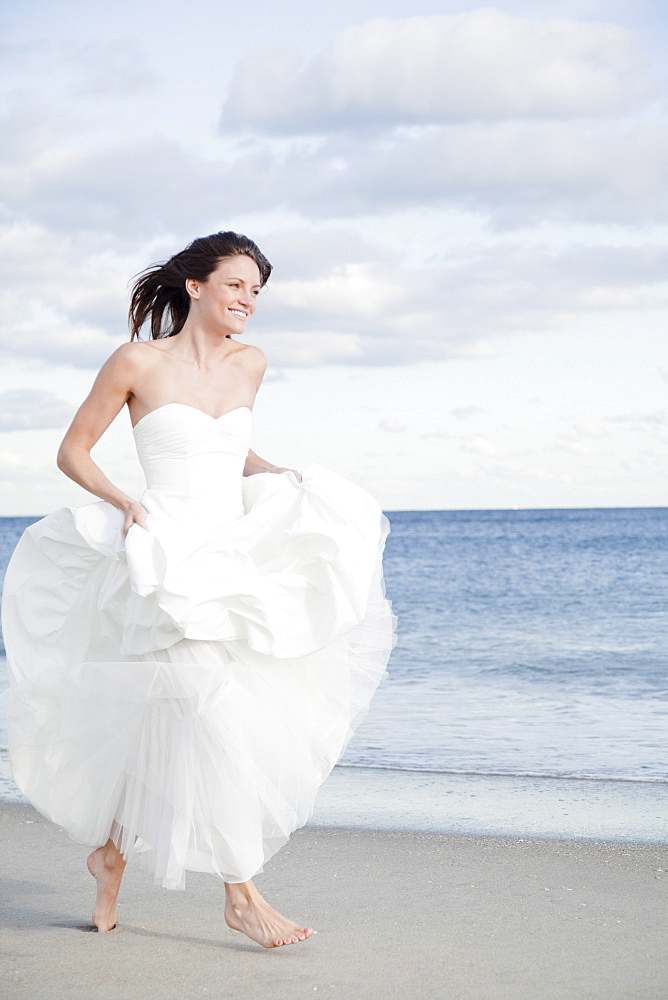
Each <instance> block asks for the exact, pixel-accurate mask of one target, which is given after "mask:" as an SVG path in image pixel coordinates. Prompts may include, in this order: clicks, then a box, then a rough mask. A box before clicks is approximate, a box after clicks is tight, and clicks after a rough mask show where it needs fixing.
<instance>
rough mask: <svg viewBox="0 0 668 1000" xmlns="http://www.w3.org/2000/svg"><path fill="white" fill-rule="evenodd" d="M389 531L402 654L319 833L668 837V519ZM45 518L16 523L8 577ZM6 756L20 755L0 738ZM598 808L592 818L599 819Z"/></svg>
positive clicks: (522, 518)
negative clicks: (530, 814)
mask: <svg viewBox="0 0 668 1000" xmlns="http://www.w3.org/2000/svg"><path fill="white" fill-rule="evenodd" d="M388 517H389V519H390V524H391V533H390V536H389V539H388V544H387V550H386V560H385V572H386V585H387V594H388V597H389V598H390V599H391V600H392V603H393V609H394V611H395V613H396V614H397V616H398V620H399V639H398V643H397V646H396V648H395V650H394V652H393V654H392V658H391V660H390V664H389V668H388V676H387V678H386V679H385V681H384V682H383V684H382V685H381V688H380V689H379V691H378V694H377V695H376V698H375V700H374V702H373V705H372V709H371V711H370V713H369V715H368V716H367V718H366V720H365V721H364V723H363V724H362V726H361V727H360V729H359V730H358V732H357V734H356V736H355V738H354V740H353V742H352V743H351V744H350V746H349V748H348V750H347V751H346V754H345V756H344V758H343V760H342V761H341V763H340V765H339V766H338V767H337V768H336V769H335V772H336V773H335V775H333V776H332V778H333V779H334V780H332V779H330V780H329V782H328V783H327V784H326V785H325V789H327V788H328V786H329V791H326V792H325V793H324V799H323V801H322V803H321V804H320V806H319V810H320V811H319V813H317V814H316V819H318V818H319V819H320V821H321V822H323V823H327V824H328V825H331V824H332V823H343V824H344V825H356V824H358V825H365V824H366V825H369V824H371V825H376V826H383V825H385V826H387V825H388V824H389V825H390V826H392V825H394V826H395V827H399V828H404V827H408V828H420V829H428V830H430V829H457V830H459V831H460V832H461V831H462V830H464V832H471V831H473V832H492V833H505V832H514V833H517V832H518V831H521V830H522V829H524V830H525V832H526V831H527V830H528V832H530V833H531V832H533V833H535V834H536V835H550V834H551V833H556V834H559V833H561V834H564V831H565V833H566V834H570V835H576V834H577V833H578V829H577V828H578V827H585V828H586V829H584V830H583V831H580V832H583V834H584V835H594V834H595V833H596V832H598V833H599V834H600V835H606V836H611V835H614V831H615V829H617V827H618V826H619V824H620V822H621V820H620V815H622V814H623V813H624V812H625V811H626V812H627V814H628V815H627V820H626V827H625V829H626V830H627V831H631V832H630V833H629V834H628V835H629V836H631V835H633V830H634V829H635V830H636V834H637V836H639V837H640V838H641V839H642V838H643V837H649V838H650V839H657V838H658V839H661V831H662V830H663V831H664V833H665V831H666V830H668V823H667V822H666V821H667V820H668V809H666V803H668V797H667V796H668V741H667V738H666V734H667V733H668V544H667V543H668V509H665V508H647V509H638V508H623V509H582V510H502V511H398V512H389V513H388ZM31 520H33V519H31V518H2V519H0V571H2V572H4V568H5V566H6V564H7V560H8V558H9V556H10V554H11V551H12V549H13V547H14V545H15V543H16V540H17V538H18V536H19V534H20V532H21V531H22V530H23V528H24V527H25V526H26V525H27V524H29V523H30V522H31ZM4 686H5V685H4V684H0V687H4ZM0 744H2V749H0V754H4V756H5V758H6V749H5V748H6V736H5V735H4V734H2V733H0ZM585 782H589V784H588V785H585V784H584V783H585ZM604 783H607V784H604ZM634 783H635V784H636V785H637V787H636V788H634V789H631V790H630V786H631V785H632V784H634ZM613 786H614V787H613ZM3 787H4V797H6V798H7V797H10V798H11V797H12V794H13V793H12V790H11V786H10V785H9V784H8V783H7V782H5V785H4V786H3ZM471 789H477V790H478V791H475V790H474V791H471ZM481 789H483V790H486V791H485V794H483V795H482V796H480V795H479V791H480V790H481ZM583 789H584V791H583ZM601 789H603V790H604V791H605V795H604V796H603V799H605V802H603V799H602V798H601V794H602V793H601V794H599V793H600V792H601ZM420 790H422V791H420ZM523 790H524V791H523ZM620 790H621V791H620ZM2 794H3V793H2V791H0V797H1V796H2ZM518 795H519V796H520V798H519V799H518ZM522 796H524V798H523V799H522ZM527 796H528V797H527ZM536 796H538V797H539V799H540V802H541V803H542V805H541V807H540V810H539V811H542V819H540V817H538V814H536V817H535V822H534V823H533V825H532V824H531V823H528V825H527V823H526V817H525V818H524V819H523V820H518V819H516V818H515V819H512V817H513V816H514V813H515V812H516V810H517V804H518V801H523V802H524V803H525V804H526V803H530V802H531V801H534V800H535V799H536ZM583 796H584V799H583ZM615 796H617V798H618V799H619V802H618V804H617V805H616V806H614V808H613V809H612V812H610V813H609V816H608V819H607V820H606V821H605V822H604V823H603V825H602V826H601V822H599V821H600V820H601V815H602V813H606V810H608V812H609V808H608V807H609V806H610V803H611V801H612V799H614V798H615ZM619 796H621V798H619ZM629 796H630V797H629ZM532 797H533V798H532ZM473 798H476V799H477V798H481V802H479V803H472V801H471V800H472V799H473ZM501 799H503V800H504V802H505V805H504V804H503V802H501ZM460 800H461V801H460ZM506 800H507V801H506ZM595 800H596V801H598V806H597V807H596V808H594V806H592V803H594V802H595ZM582 801H586V802H587V803H588V806H590V807H592V808H593V810H594V811H593V813H592V815H591V817H589V818H588V819H586V818H585V817H584V813H583V809H582V808H581V806H578V802H580V803H582ZM615 801H617V799H615ZM495 802H496V805H495V806H494V805H493V803H495ZM546 802H548V807H547V813H548V814H549V815H546V807H545V803H546ZM569 802H571V806H569V805H568V803H569ZM374 803H375V806H374ZM462 803H463V807H462ZM550 803H551V804H550ZM555 803H562V806H555ZM564 803H566V804H565V805H563V804H564ZM573 803H574V804H573ZM474 806H475V808H474ZM462 808H463V813H462ZM569 808H570V809H571V813H572V812H573V810H575V813H574V817H575V818H573V816H571V820H572V822H571V821H570V820H569V823H570V825H569V823H566V825H565V826H564V822H563V821H561V820H560V819H559V816H558V815H557V813H560V815H561V814H563V815H565V813H566V812H568V810H569ZM360 809H361V811H362V819H361V820H360V818H359V810H360ZM643 809H644V810H645V812H646V813H647V816H646V821H645V820H643V821H642V822H641V819H642V816H641V814H643ZM494 810H496V815H495V816H494V815H492V813H493V812H494ZM504 810H505V812H506V813H507V814H508V815H507V816H506V820H504V822H501V821H500V820H499V816H500V815H501V814H504V815H505V813H504ZM555 810H556V812H555ZM585 812H586V810H585ZM631 813H634V814H635V820H637V821H638V822H639V823H640V827H638V826H637V825H636V827H634V826H633V823H630V814H631ZM464 814H465V815H464ZM468 814H471V815H470V816H469V815H468ZM563 815H562V820H563ZM643 815H644V814H643ZM420 816H422V819H420ZM462 816H463V819H464V820H466V819H467V817H468V820H470V822H468V825H467V822H464V821H463V819H462ZM550 816H551V819H550ZM365 817H366V819H365ZM369 817H371V818H369ZM383 817H385V819H383ZM388 817H389V818H388ZM392 817H394V820H392ZM485 817H487V818H485ZM511 820H512V821H511ZM539 820H540V821H539ZM462 822H463V825H462ZM643 822H644V823H645V826H644V827H643V825H642V823H643ZM518 823H519V826H518ZM458 824H459V825H458ZM504 824H505V825H504ZM523 824H524V825H523ZM648 824H649V826H648ZM650 828H651V829H650ZM611 830H612V833H611ZM592 831H593V833H592Z"/></svg>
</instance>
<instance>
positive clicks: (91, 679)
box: [2, 403, 393, 888]
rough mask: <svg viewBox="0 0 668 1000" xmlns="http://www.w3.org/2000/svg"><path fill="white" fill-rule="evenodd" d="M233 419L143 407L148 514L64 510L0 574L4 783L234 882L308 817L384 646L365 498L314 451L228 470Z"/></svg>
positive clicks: (385, 611) (156, 853) (60, 813)
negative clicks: (294, 466)
mask: <svg viewBox="0 0 668 1000" xmlns="http://www.w3.org/2000/svg"><path fill="white" fill-rule="evenodd" d="M251 423H252V415H251V411H250V409H249V408H248V407H245V406H242V407H238V408H237V409H234V410H231V411H229V412H228V413H225V414H223V415H222V416H221V417H219V418H217V419H216V418H214V417H211V416H209V415H208V414H206V413H204V412H202V411H201V410H199V409H197V408H196V407H193V406H187V405H185V404H182V403H168V404H167V405H165V406H160V407H158V408H157V409H156V410H153V411H152V412H150V413H148V414H147V415H146V416H145V417H143V418H142V419H141V420H140V421H139V422H138V423H137V425H136V426H135V429H134V436H135V441H136V445H137V452H138V455H139V459H140V462H141V465H142V468H143V470H144V473H145V475H146V482H147V489H146V491H145V492H144V493H143V494H142V496H141V503H142V505H143V506H144V508H145V510H146V512H147V519H146V527H142V526H140V525H139V524H133V525H132V527H131V528H130V530H129V532H128V534H127V536H126V535H124V534H123V515H122V514H121V512H120V511H119V510H117V509H116V508H115V507H112V506H111V505H110V504H108V503H105V502H97V503H90V504H87V505H85V506H83V507H79V508H70V507H65V508H62V509H60V510H57V511H55V512H54V513H53V514H50V515H49V516H48V517H45V518H43V519H42V520H41V521H38V522H36V523H35V524H33V525H31V526H30V527H29V528H28V529H27V530H26V532H25V533H24V535H23V537H22V538H21V540H20V541H19V544H18V546H17V548H16V551H15V553H14V555H13V557H12V559H11V561H10V564H9V566H8V569H7V574H6V578H5V587H4V596H3V620H2V621H3V631H4V638H5V645H6V648H7V659H8V665H9V668H10V677H11V683H12V709H11V725H10V731H9V739H10V755H11V760H12V769H13V773H14V778H15V780H16V783H17V784H18V786H19V788H21V789H22V791H23V792H24V794H25V795H26V797H27V798H28V799H29V800H30V801H31V802H32V803H33V804H34V805H35V806H36V807H37V808H38V809H39V810H40V811H41V812H43V813H44V814H45V815H46V816H48V817H49V818H50V819H52V820H53V821H54V822H56V823H58V824H59V825H60V826H62V827H63V828H64V829H66V830H67V831H68V833H69V834H70V836H71V837H72V838H73V839H75V840H77V841H78V842H80V843H82V844H88V845H91V846H99V845H101V844H104V843H106V842H107V840H108V838H109V837H111V838H112V839H113V841H114V843H115V844H116V845H117V847H118V848H119V850H121V851H122V852H123V853H124V854H125V855H126V856H127V855H128V854H129V853H131V852H132V851H133V850H134V845H135V844H136V843H141V844H142V845H143V847H144V850H143V853H141V854H140V858H141V860H142V862H143V864H144V865H146V867H149V868H150V869H152V870H153V871H154V873H155V878H156V881H157V882H159V883H161V884H162V885H164V886H167V887H169V888H179V887H182V886H183V884H184V872H185V871H186V870H187V869H189V870H194V871H206V872H214V873H216V874H218V875H221V876H222V877H223V878H225V880H226V881H230V882H237V881H239V882H243V881H246V880H247V879H249V878H251V877H252V876H253V875H254V874H256V873H257V872H258V871H260V870H261V867H262V864H263V862H264V861H266V859H267V858H268V857H270V856H271V855H272V854H273V853H274V852H275V851H276V850H278V848H279V847H280V846H281V845H282V844H283V843H285V841H286V840H287V838H288V836H289V834H290V832H291V831H292V830H294V829H295V828H296V827H298V826H301V825H303V823H305V822H306V820H307V819H308V817H309V815H310V814H311V811H312V809H313V804H314V800H315V794H316V790H317V788H318V786H319V784H320V783H321V782H322V781H323V780H324V778H325V777H326V775H327V774H328V772H329V770H330V769H331V767H332V766H333V765H334V763H335V762H336V760H337V759H338V757H339V756H340V754H341V753H342V751H343V749H344V747H345V745H346V743H347V741H348V739H349V738H350V736H351V735H352V732H353V729H354V728H355V726H356V725H357V723H358V722H359V720H360V718H361V717H362V716H363V714H364V712H365V711H366V709H367V706H368V704H369V701H370V699H371V696H372V694H373V691H374V690H375V688H376V686H377V684H378V682H379V680H380V678H381V677H382V676H383V673H384V670H385V664H386V662H387V657H388V655H389V651H390V649H391V646H392V642H393V629H392V625H393V619H392V615H391V612H390V609H389V605H388V602H387V601H386V599H385V595H384V590H383V581H382V571H381V553H382V549H383V544H384V540H385V535H386V532H387V521H386V519H385V517H384V516H383V514H382V512H381V510H380V508H379V507H378V505H377V503H376V502H375V500H374V499H373V498H372V497H371V496H369V494H368V493H366V492H365V491H364V490H362V489H360V488H359V487H358V486H356V485H355V484H354V483H351V482H349V481H348V480H347V479H344V478H343V477H341V476H338V475H336V473H334V472H330V471H328V470H327V469H323V468H321V467H320V466H317V465H308V466H306V468H305V469H303V471H302V480H301V482H300V481H299V480H298V479H297V477H296V476H295V475H294V474H293V473H291V472H285V473H281V474H269V473H261V474H259V475H253V476H248V477H244V476H243V467H244V462H245V459H246V455H247V453H248V448H249V443H250V432H251Z"/></svg>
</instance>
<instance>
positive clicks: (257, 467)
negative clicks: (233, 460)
mask: <svg viewBox="0 0 668 1000" xmlns="http://www.w3.org/2000/svg"><path fill="white" fill-rule="evenodd" d="M257 472H294V474H295V476H296V477H297V479H298V481H299V482H300V483H301V481H302V477H301V476H300V475H299V473H298V472H297V470H296V469H283V468H281V467H280V466H278V465H272V464H271V462H267V461H266V459H264V458H260V456H259V455H256V454H255V452H254V451H249V452H248V455H247V456H246V464H245V465H244V476H254V475H255V474H256V473H257Z"/></svg>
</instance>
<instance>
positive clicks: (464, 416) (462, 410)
mask: <svg viewBox="0 0 668 1000" xmlns="http://www.w3.org/2000/svg"><path fill="white" fill-rule="evenodd" d="M484 412H485V411H484V410H483V408H482V407H481V406H455V407H454V408H453V409H452V410H450V413H451V414H452V415H453V417H456V418H457V420H470V418H471V417H477V416H478V414H479V413H484Z"/></svg>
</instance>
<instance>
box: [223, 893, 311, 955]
mask: <svg viewBox="0 0 668 1000" xmlns="http://www.w3.org/2000/svg"><path fill="white" fill-rule="evenodd" d="M225 895H226V900H225V922H226V924H227V926H228V927H231V928H232V930H234V931H241V933H242V934H245V935H246V936H247V937H249V938H250V939H251V940H252V941H257V943H258V944H261V945H262V947H263V948H279V947H280V946H281V945H283V944H297V942H298V941H305V940H306V938H310V937H311V935H312V934H313V933H314V931H313V928H312V927H302V926H301V925H300V924H296V923H295V922H294V921H293V920H287V919H286V918H285V917H282V916H281V914H280V913H278V912H277V911H276V910H275V909H274V908H273V906H270V905H269V903H268V902H267V901H266V899H263V897H262V896H261V895H260V893H259V892H258V890H257V889H256V888H255V886H254V885H253V883H252V882H250V881H249V882H237V883H229V882H226V883H225Z"/></svg>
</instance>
